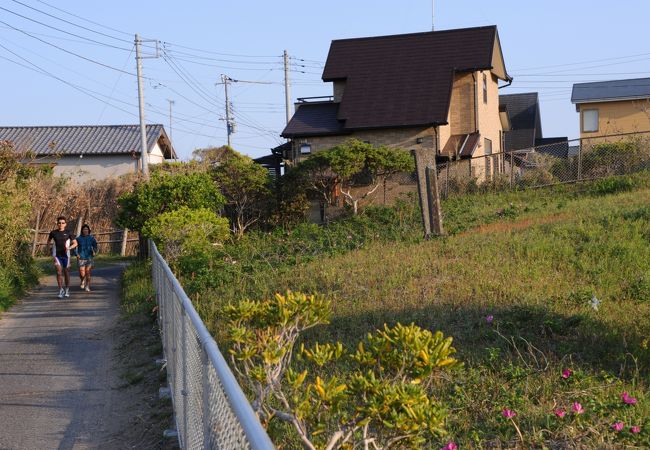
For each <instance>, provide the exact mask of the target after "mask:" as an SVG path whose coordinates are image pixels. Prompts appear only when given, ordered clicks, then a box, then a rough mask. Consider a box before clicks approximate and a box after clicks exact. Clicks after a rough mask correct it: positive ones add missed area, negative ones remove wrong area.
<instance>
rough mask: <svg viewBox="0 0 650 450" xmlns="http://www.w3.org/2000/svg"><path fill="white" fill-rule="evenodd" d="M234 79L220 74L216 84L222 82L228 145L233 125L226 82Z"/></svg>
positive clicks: (233, 128) (233, 129) (228, 82)
mask: <svg viewBox="0 0 650 450" xmlns="http://www.w3.org/2000/svg"><path fill="white" fill-rule="evenodd" d="M232 81H235V80H233V79H232V78H230V77H229V76H228V75H224V74H221V83H217V84H223V89H224V94H225V97H226V134H227V135H228V147H231V145H230V144H231V141H230V135H231V134H233V133H234V132H235V127H234V125H235V124H234V121H232V120H231V117H230V113H231V111H230V109H231V105H230V97H228V84H230V82H232Z"/></svg>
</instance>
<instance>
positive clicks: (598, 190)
mask: <svg viewBox="0 0 650 450" xmlns="http://www.w3.org/2000/svg"><path fill="white" fill-rule="evenodd" d="M636 186H637V183H636V180H635V179H634V178H632V177H629V176H624V177H609V178H603V179H600V180H597V181H595V182H594V183H592V184H591V185H590V186H589V191H590V192H591V193H592V194H594V195H607V194H614V193H616V192H627V191H631V190H632V189H634V188H635V187H636Z"/></svg>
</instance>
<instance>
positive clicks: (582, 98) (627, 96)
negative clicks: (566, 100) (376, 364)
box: [571, 78, 650, 103]
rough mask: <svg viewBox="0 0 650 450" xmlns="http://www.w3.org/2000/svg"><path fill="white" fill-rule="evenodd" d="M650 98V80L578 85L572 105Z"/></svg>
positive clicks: (598, 82)
mask: <svg viewBox="0 0 650 450" xmlns="http://www.w3.org/2000/svg"><path fill="white" fill-rule="evenodd" d="M644 98H650V78H635V79H631V80H612V81H597V82H593V83H576V84H574V85H573V91H572V92H571V102H572V103H590V102H607V101H610V102H611V101H620V100H637V99H644Z"/></svg>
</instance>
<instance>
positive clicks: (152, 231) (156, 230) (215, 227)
mask: <svg viewBox="0 0 650 450" xmlns="http://www.w3.org/2000/svg"><path fill="white" fill-rule="evenodd" d="M142 234H143V236H145V237H150V238H152V239H154V241H156V243H157V244H159V245H160V247H161V248H160V250H161V252H162V253H163V254H164V255H165V258H166V259H167V260H168V261H170V262H173V261H175V260H176V259H178V258H179V257H181V256H185V255H188V254H193V255H204V254H207V253H208V252H209V251H210V249H211V248H212V247H213V245H215V244H219V243H222V242H223V241H225V240H226V239H228V236H229V235H230V232H229V230H228V220H227V219H225V218H223V217H219V216H217V215H216V214H215V213H214V212H213V211H211V210H209V209H206V208H199V209H190V208H188V207H187V206H182V207H180V208H178V209H176V210H174V211H167V212H164V213H162V214H160V215H158V216H156V217H154V218H151V219H149V220H147V221H146V222H145V223H144V226H143V228H142Z"/></svg>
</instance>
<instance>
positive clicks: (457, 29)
mask: <svg viewBox="0 0 650 450" xmlns="http://www.w3.org/2000/svg"><path fill="white" fill-rule="evenodd" d="M496 28H497V26H496V25H483V26H479V27H465V28H450V29H447V30H434V31H417V32H414V33H395V34H384V35H381V36H362V37H355V38H343V39H333V40H332V42H344V41H362V40H375V39H387V38H396V37H400V38H401V37H405V38H407V37H412V36H422V35H427V34H443V33H444V34H447V33H454V32H460V31H468V30H484V29H494V30H496Z"/></svg>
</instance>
